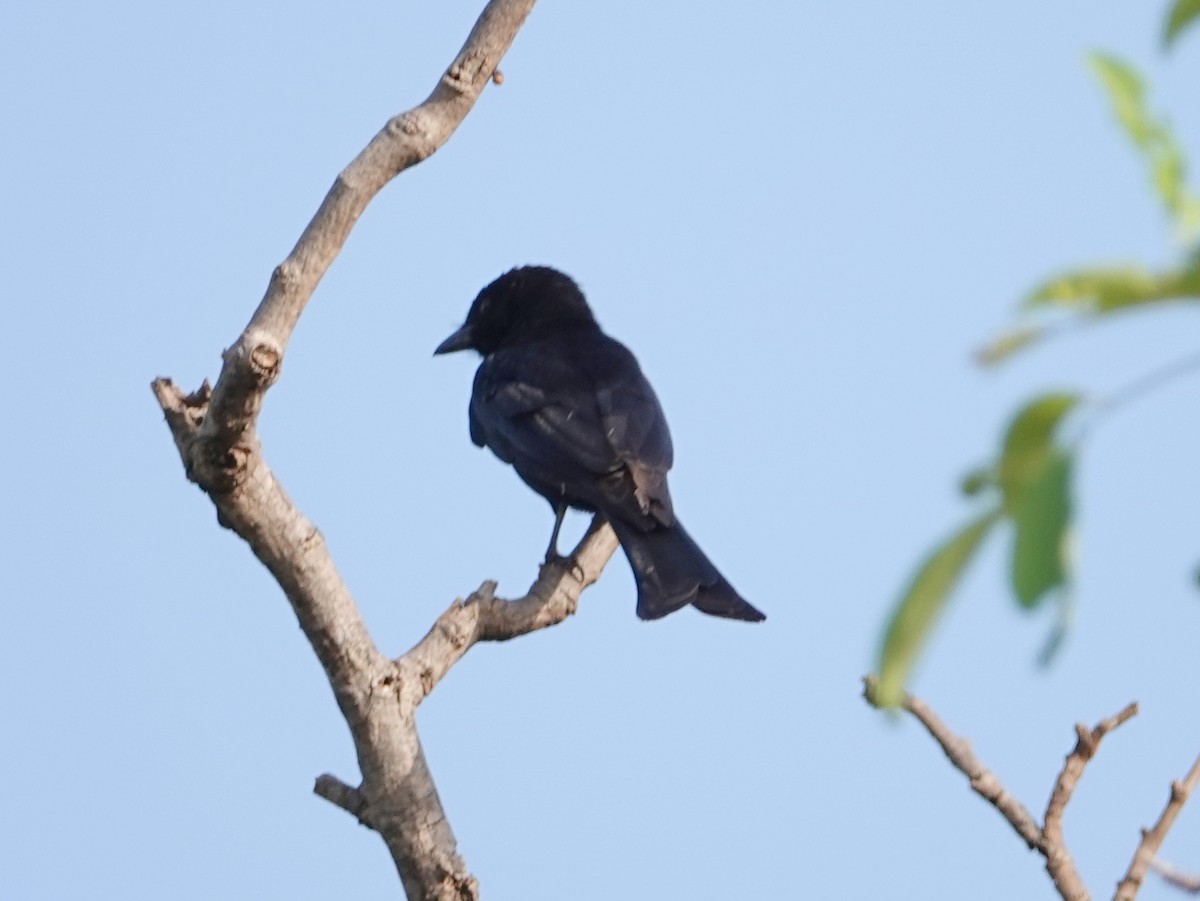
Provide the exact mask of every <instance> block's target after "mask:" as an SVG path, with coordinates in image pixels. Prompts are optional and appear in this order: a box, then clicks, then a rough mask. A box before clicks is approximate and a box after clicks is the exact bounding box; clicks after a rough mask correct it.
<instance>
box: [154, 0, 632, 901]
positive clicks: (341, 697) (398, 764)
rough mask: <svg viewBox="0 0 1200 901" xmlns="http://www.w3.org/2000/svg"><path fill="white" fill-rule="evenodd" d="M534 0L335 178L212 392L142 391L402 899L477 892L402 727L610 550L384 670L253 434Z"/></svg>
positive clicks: (498, 1) (464, 608)
mask: <svg viewBox="0 0 1200 901" xmlns="http://www.w3.org/2000/svg"><path fill="white" fill-rule="evenodd" d="M532 7H533V0H491V2H489V3H488V5H487V7H486V8H485V9H484V11H483V13H482V14H481V15H480V17H479V20H478V22H476V24H475V27H474V28H473V29H472V31H471V34H470V36H469V37H468V38H467V41H466V43H465V44H464V45H463V48H462V50H461V51H460V52H459V54H458V56H457V57H456V58H455V60H454V62H453V63H451V65H450V67H449V68H448V69H447V70H446V72H445V74H444V75H443V76H442V78H441V79H440V80H439V82H438V84H437V87H436V88H434V90H433V93H432V94H430V96H429V98H428V99H427V100H425V102H424V103H422V104H421V105H419V106H417V107H415V108H414V109H412V110H409V111H408V112H406V113H403V114H401V115H399V116H396V117H395V118H393V119H391V120H390V121H389V122H388V123H387V124H386V125H385V126H384V127H383V129H382V130H381V131H380V132H379V134H377V135H376V136H375V137H374V138H373V139H372V140H371V142H370V143H369V144H368V145H367V146H366V148H365V149H364V150H363V151H362V153H360V154H359V155H358V157H356V158H355V159H354V161H353V162H351V163H350V165H349V166H347V167H346V169H345V170H344V171H343V172H342V173H341V174H340V175H339V176H338V177H337V179H336V181H335V182H334V184H333V187H332V188H331V189H330V190H329V193H328V194H327V195H326V197H325V199H324V201H323V202H322V203H321V206H320V208H319V209H318V210H317V213H316V215H315V216H314V217H313V219H312V221H311V222H310V223H309V225H308V227H307V228H305V230H304V233H303V234H302V235H301V236H300V239H299V241H297V243H296V246H295V248H293V250H292V252H291V253H290V254H289V255H288V257H287V259H286V260H284V261H283V262H282V263H281V264H280V265H279V266H278V267H277V268H276V269H275V271H274V273H273V274H272V276H271V280H270V284H269V285H268V287H267V292H266V295H265V296H264V297H263V299H262V302H261V303H260V304H259V306H258V309H257V310H256V311H255V313H254V316H253V317H252V318H251V320H250V323H249V324H248V325H247V326H246V328H245V330H244V331H243V332H242V334H241V336H240V337H239V338H238V340H237V341H236V342H235V343H234V344H233V346H232V347H230V348H229V349H227V350H226V351H225V352H224V354H223V364H222V367H221V374H220V377H219V378H218V379H217V382H216V385H215V386H213V387H211V388H210V387H209V385H208V383H207V382H206V383H205V384H204V385H203V386H202V387H201V388H200V389H199V390H198V391H195V392H193V393H191V394H186V393H185V392H183V391H182V390H180V389H179V388H178V387H177V386H176V385H174V384H173V383H172V382H171V380H170V379H165V378H159V379H156V380H155V381H154V383H153V386H152V387H153V390H154V394H155V397H156V398H157V399H158V402H159V405H160V406H161V407H162V410H163V413H164V415H165V417H166V420H167V424H168V426H169V428H170V430H171V435H172V437H173V438H174V440H175V444H176V447H177V448H178V450H179V454H180V457H181V458H182V461H183V464H184V470H185V472H186V474H187V477H188V478H189V479H191V480H192V481H193V482H195V483H196V484H198V485H199V486H200V487H201V488H203V489H204V491H205V492H206V493H207V494H208V495H209V497H210V499H211V500H212V502H213V504H214V505H215V506H216V508H217V517H218V521H219V522H220V523H221V524H222V525H223V526H225V527H227V528H229V529H232V530H233V531H234V532H236V533H237V534H238V535H240V536H241V537H242V538H243V539H245V541H246V542H247V543H248V544H249V545H250V548H251V550H252V551H253V552H254V554H255V556H257V557H258V559H259V560H261V561H262V563H263V564H264V565H265V566H266V567H267V568H268V569H269V570H270V571H271V573H272V575H274V577H275V579H276V580H277V581H278V582H279V585H280V587H282V588H283V590H284V593H285V594H286V596H287V599H288V601H289V602H290V603H291V605H292V609H293V610H294V611H295V613H296V617H297V619H298V620H299V621H300V626H301V628H302V629H303V631H304V634H305V636H306V637H307V638H308V640H309V642H310V643H311V644H312V647H313V650H314V651H315V652H316V654H317V657H318V658H319V659H320V661H321V665H322V667H324V669H325V673H326V675H327V676H328V678H329V683H330V685H331V686H332V688H333V693H334V697H335V698H336V700H337V703H338V707H339V708H340V709H341V711H342V714H343V715H344V716H345V718H346V722H347V725H348V726H349V728H350V734H351V737H352V738H353V740H354V745H355V750H356V751H357V755H358V763H359V768H360V771H361V774H362V783H361V784H360V785H359V786H358V787H353V786H350V785H347V784H346V783H344V782H342V781H341V780H339V779H337V778H335V777H333V776H329V775H326V776H322V777H320V778H319V779H318V780H317V783H316V785H315V787H314V790H315V791H316V793H317V794H319V795H320V796H321V797H323V798H326V799H327V800H329V801H331V802H332V803H334V804H336V805H337V806H339V807H341V808H343V809H344V810H346V811H347V812H349V813H351V814H352V815H354V816H355V817H357V818H358V820H359V821H360V822H361V823H363V824H364V825H366V826H368V827H370V828H371V829H374V830H375V831H376V832H378V833H379V834H380V836H381V837H382V838H383V840H384V841H385V842H386V844H387V846H388V849H389V850H390V851H391V854H392V858H393V860H394V861H395V864H396V868H397V871H398V872H399V874H400V878H401V880H402V882H403V884H404V888H405V891H406V893H407V894H408V897H409V898H411V899H421V901H464V899H475V898H477V897H478V894H479V886H478V884H477V882H476V880H475V878H474V877H473V876H471V874H470V873H469V872H468V870H467V867H466V864H465V863H464V861H463V860H462V858H461V857H460V856H459V854H458V851H457V846H456V843H455V840H454V835H453V833H452V832H451V830H450V825H449V823H448V821H447V819H446V815H445V812H444V811H443V810H442V806H441V802H440V801H439V800H438V795H437V789H436V788H435V786H434V784H433V780H432V778H431V777H430V774H429V769H428V767H427V766H426V763H425V756H424V753H423V752H422V750H421V742H420V738H419V736H418V734H417V729H416V724H415V721H414V713H415V711H416V707H417V705H418V704H419V703H420V702H421V700H423V699H424V698H425V697H426V696H427V695H428V694H429V692H430V691H432V689H433V687H434V686H435V685H436V684H437V683H438V681H439V680H440V679H441V678H442V677H443V676H444V675H445V674H446V672H447V671H448V670H449V669H450V667H451V666H453V665H454V663H455V662H456V661H457V660H459V659H460V658H461V657H462V655H463V654H465V653H466V652H467V650H469V649H470V647H471V646H472V645H473V644H474V643H475V642H477V641H500V640H505V639H509V638H515V637H516V636H518V635H523V634H525V633H527V632H531V631H533V630H535V629H541V628H545V627H547V626H551V625H554V624H555V623H558V622H561V621H562V620H563V619H565V618H566V617H567V616H569V615H570V614H571V613H573V612H574V610H575V607H576V604H577V603H578V600H579V595H580V593H581V592H582V591H583V590H584V588H586V587H587V586H588V585H590V584H591V583H592V582H594V581H595V580H596V579H597V578H598V577H599V574H600V571H601V569H602V568H603V566H604V564H605V563H606V562H607V561H608V559H609V558H610V557H611V556H612V554H613V551H614V550H615V549H616V546H617V543H616V539H615V537H614V535H613V533H612V530H611V529H609V528H608V527H607V526H605V525H603V524H602V523H599V522H594V523H593V526H592V528H591V529H589V531H588V533H587V535H585V536H584V538H583V540H582V541H581V542H580V544H579V546H578V547H577V548H576V549H575V552H574V560H575V564H574V565H567V564H557V565H549V566H545V567H543V568H542V571H541V573H540V574H539V576H538V579H537V580H536V581H535V582H534V583H533V586H532V587H531V588H530V590H529V592H528V593H527V594H526V595H525V596H524V597H522V598H520V599H518V600H515V601H504V600H502V599H500V598H496V597H495V596H494V595H493V589H494V585H493V584H492V583H485V584H484V586H483V587H482V588H481V589H480V590H479V591H477V592H475V593H474V594H472V595H471V596H470V597H469V598H467V600H466V601H462V602H457V601H456V602H455V604H454V605H453V606H452V607H451V608H450V609H449V610H447V611H446V612H445V613H444V614H442V616H441V617H439V619H438V621H437V623H436V624H435V625H434V627H433V629H432V630H430V633H429V634H428V635H427V636H426V637H425V638H424V639H423V640H422V641H420V642H419V643H418V644H417V645H416V646H415V647H414V648H413V649H412V650H411V651H409V652H408V653H407V654H405V655H404V656H402V657H400V658H399V659H398V660H392V659H390V658H388V657H387V656H386V655H384V654H383V653H381V652H380V650H379V649H378V648H377V647H376V646H375V644H374V642H373V641H372V639H371V636H370V634H369V633H368V632H367V629H366V626H365V624H364V623H363V621H362V618H361V616H360V615H359V612H358V609H357V607H356V606H355V603H354V600H353V598H352V597H351V595H350V592H349V590H348V589H347V587H346V585H345V583H344V582H343V580H342V578H341V576H340V575H339V574H338V571H337V569H336V567H335V566H334V563H333V560H332V558H331V557H330V555H329V552H328V550H327V548H326V546H325V540H324V538H323V537H322V535H321V533H320V532H319V531H318V530H317V528H316V526H314V525H313V524H312V523H311V522H310V521H309V520H308V519H307V518H305V516H304V515H303V514H302V513H301V512H300V511H299V510H298V509H297V508H296V506H295V505H294V504H293V503H292V501H291V499H290V498H289V497H288V496H287V494H286V493H285V492H284V490H283V488H282V487H281V486H280V484H279V483H278V482H277V481H276V479H275V476H274V474H273V473H272V472H271V470H270V468H269V467H268V466H267V463H266V461H265V460H264V458H263V455H262V448H261V447H260V444H259V439H258V435H257V430H256V425H257V420H258V414H259V411H260V410H261V409H262V403H263V398H264V396H265V394H266V392H267V390H268V389H269V388H270V387H271V385H273V384H274V383H275V381H276V380H277V379H278V378H279V374H280V370H281V367H282V364H283V358H284V352H285V349H286V347H287V344H288V341H289V339H290V337H291V334H292V330H293V329H294V328H295V326H296V323H297V321H298V320H299V318H300V314H301V313H302V312H303V311H304V308H305V306H306V305H307V303H308V300H309V298H310V297H311V296H312V294H313V291H314V290H315V289H316V286H317V284H318V283H319V282H320V280H321V278H322V276H324V274H325V272H326V271H327V270H328V268H329V266H330V264H331V263H332V262H333V260H334V258H335V257H336V256H337V254H338V252H339V251H340V250H341V248H342V245H343V244H344V243H345V241H346V238H347V236H348V235H349V233H350V230H351V228H353V226H354V223H355V222H356V221H357V220H358V217H359V216H360V215H361V213H362V211H363V210H364V209H365V208H366V205H367V204H368V203H369V202H370V200H371V199H372V198H373V197H374V196H375V194H377V193H378V192H379V190H380V189H381V188H382V187H383V186H384V185H385V184H387V182H388V181H390V180H391V179H392V178H394V177H395V176H396V175H397V174H399V173H400V172H402V171H404V170H405V169H407V168H408V167H410V166H413V165H416V164H417V163H419V162H421V161H422V160H424V159H426V158H427V157H429V156H430V155H431V154H432V153H433V152H434V151H436V150H437V149H438V148H439V147H440V146H442V144H444V143H445V142H446V141H447V140H448V139H449V137H450V135H451V134H453V132H454V130H455V129H456V128H457V127H458V126H459V124H460V123H461V122H462V120H463V119H464V118H465V117H466V115H467V113H468V112H469V111H470V110H471V108H472V106H473V105H474V103H475V100H476V99H477V98H478V97H479V95H480V93H481V92H482V90H483V88H484V86H485V85H486V84H487V82H488V80H489V79H492V78H495V79H496V81H497V82H498V81H499V77H498V73H497V71H496V67H497V65H498V64H499V62H500V59H501V57H503V55H504V53H505V52H506V51H507V50H508V47H509V46H510V45H511V43H512V41H513V39H514V37H515V36H516V34H517V31H518V29H519V28H520V27H521V25H522V23H523V22H524V21H525V18H526V16H527V15H528V14H529V11H530V9H531V8H532Z"/></svg>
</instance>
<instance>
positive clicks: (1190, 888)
mask: <svg viewBox="0 0 1200 901" xmlns="http://www.w3.org/2000/svg"><path fill="white" fill-rule="evenodd" d="M1150 869H1152V870H1153V871H1154V872H1156V873H1157V874H1158V875H1159V876H1161V877H1162V878H1163V882H1165V883H1166V884H1167V885H1173V886H1175V888H1177V889H1179V890H1180V891H1182V892H1185V893H1187V894H1189V895H1200V876H1195V875H1193V874H1191V873H1185V872H1183V870H1177V869H1176V868H1175V867H1173V866H1171V865H1170V864H1169V863H1167V862H1166V861H1165V860H1162V859H1161V858H1158V857H1155V858H1153V859H1152V860H1151V861H1150Z"/></svg>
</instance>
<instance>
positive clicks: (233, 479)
mask: <svg viewBox="0 0 1200 901" xmlns="http://www.w3.org/2000/svg"><path fill="white" fill-rule="evenodd" d="M249 462H250V448H248V447H246V446H244V445H234V446H233V447H228V446H226V445H225V443H224V442H223V441H221V440H219V439H208V440H205V439H198V440H197V441H195V442H193V443H192V451H191V453H190V454H188V457H187V461H186V463H185V465H184V469H185V470H186V472H187V477H188V478H189V479H191V480H192V481H193V482H195V483H196V484H197V485H199V486H200V487H201V488H203V489H204V490H205V491H206V492H208V494H210V495H214V496H220V495H222V494H228V493H229V492H231V491H233V490H234V489H235V488H237V487H238V486H240V485H241V484H243V483H244V482H245V481H246V473H247V471H248V470H249V466H248V464H249ZM222 525H225V523H224V522H222Z"/></svg>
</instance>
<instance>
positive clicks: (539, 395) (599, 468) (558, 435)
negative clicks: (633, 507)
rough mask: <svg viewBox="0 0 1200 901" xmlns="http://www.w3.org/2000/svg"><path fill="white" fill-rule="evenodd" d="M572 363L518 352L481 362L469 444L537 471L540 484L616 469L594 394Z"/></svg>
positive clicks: (616, 465) (550, 355)
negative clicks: (540, 475)
mask: <svg viewBox="0 0 1200 901" xmlns="http://www.w3.org/2000/svg"><path fill="white" fill-rule="evenodd" d="M572 362H573V361H572V360H571V359H570V358H569V357H559V356H558V355H555V354H538V353H528V352H525V349H523V348H516V349H514V351H513V352H510V353H498V354H494V355H492V356H490V357H488V358H487V359H485V360H484V362H483V364H482V365H481V366H480V367H479V371H478V372H477V373H476V376H475V390H474V392H473V393H472V396H471V408H470V413H471V440H472V441H474V442H475V443H476V444H478V445H480V446H481V447H482V446H483V445H487V446H488V447H490V448H491V449H492V450H493V451H494V452H495V454H496V456H498V457H500V459H502V460H504V461H505V462H506V463H511V464H513V465H516V466H519V467H520V466H523V465H524V466H531V467H538V468H539V469H540V470H542V471H544V472H545V473H546V474H547V476H548V478H547V481H550V480H551V477H552V478H553V479H557V480H563V479H567V480H570V481H573V480H574V479H576V478H587V477H590V478H592V479H594V478H595V477H597V476H603V475H606V474H608V473H611V472H613V471H614V470H615V469H617V468H619V467H620V465H621V459H620V458H619V457H618V456H617V455H616V453H615V452H614V451H613V449H612V447H611V446H610V445H609V443H608V442H607V441H606V440H605V438H604V426H603V423H602V421H601V418H600V413H599V410H598V408H597V405H596V400H595V393H594V391H593V390H592V388H591V386H590V385H588V384H587V382H586V379H584V378H583V377H582V373H581V372H580V371H579V370H578V369H577V368H575V367H573V366H572V365H571V364H572Z"/></svg>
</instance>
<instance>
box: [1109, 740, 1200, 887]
mask: <svg viewBox="0 0 1200 901" xmlns="http://www.w3.org/2000/svg"><path fill="white" fill-rule="evenodd" d="M1198 783H1200V757H1197V758H1196V762H1195V763H1193V764H1192V768H1191V770H1190V771H1189V772H1188V774H1187V777H1186V778H1185V779H1184V780H1183V781H1182V782H1179V781H1175V782H1172V783H1171V794H1170V796H1169V797H1168V798H1167V806H1166V807H1165V808H1163V812H1162V815H1161V816H1159V818H1158V822H1157V823H1155V824H1154V826H1153V828H1151V829H1143V830H1142V841H1141V843H1140V844H1139V845H1138V847H1137V850H1136V851H1135V852H1134V854H1133V860H1132V861H1131V862H1130V864H1129V870H1128V871H1127V872H1126V873H1125V878H1124V879H1122V880H1121V882H1120V883H1119V884H1118V885H1117V893H1116V894H1115V895H1113V901H1132V899H1133V898H1134V896H1136V895H1137V893H1138V889H1140V888H1141V886H1142V882H1143V880H1145V878H1146V870H1147V869H1149V867H1150V866H1151V865H1152V864H1153V862H1154V857H1155V855H1156V854H1158V849H1159V848H1160V847H1161V846H1162V843H1163V839H1165V838H1166V837H1167V832H1168V831H1169V830H1170V828H1171V826H1172V825H1174V823H1175V818H1176V817H1177V816H1179V811H1181V810H1182V809H1183V805H1184V804H1185V803H1187V799H1188V797H1189V796H1190V795H1191V794H1192V792H1194V791H1195V790H1196V785H1197V784H1198ZM1158 869H1159V872H1160V873H1163V875H1164V878H1168V877H1167V876H1166V874H1165V873H1164V869H1170V868H1169V867H1166V866H1165V865H1164V864H1159V865H1158ZM1172 873H1174V871H1172ZM1169 881H1172V880H1169ZM1182 881H1183V880H1180V882H1182ZM1176 884H1179V883H1178V882H1177V883H1176ZM1197 891H1200V889H1197Z"/></svg>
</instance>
